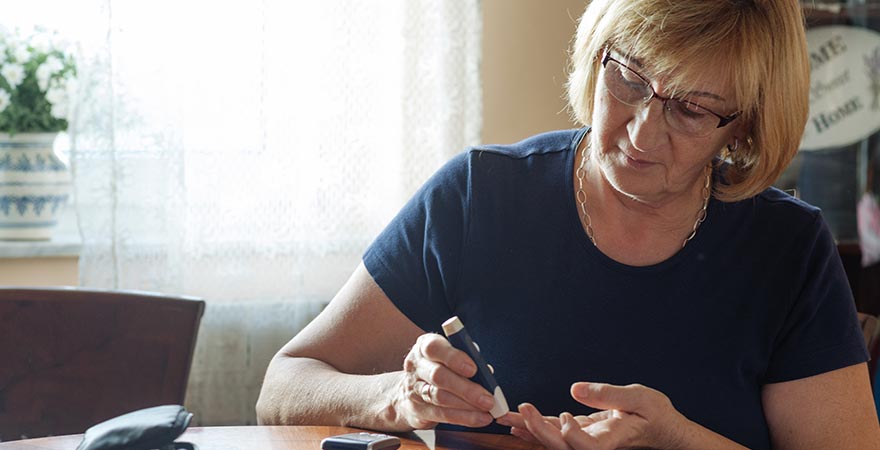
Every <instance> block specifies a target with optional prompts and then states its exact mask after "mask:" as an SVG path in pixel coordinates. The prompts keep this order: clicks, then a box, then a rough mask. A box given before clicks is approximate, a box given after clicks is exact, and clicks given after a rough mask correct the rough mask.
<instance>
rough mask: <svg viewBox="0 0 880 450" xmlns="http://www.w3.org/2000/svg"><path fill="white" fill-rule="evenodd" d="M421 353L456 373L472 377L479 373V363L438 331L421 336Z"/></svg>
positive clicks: (419, 344)
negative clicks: (437, 332)
mask: <svg viewBox="0 0 880 450" xmlns="http://www.w3.org/2000/svg"><path fill="white" fill-rule="evenodd" d="M416 347H417V348H418V350H419V354H420V355H422V356H424V357H425V358H426V359H428V360H431V361H434V362H438V363H441V364H443V365H444V366H446V367H449V368H450V369H451V370H453V371H454V372H455V373H457V374H459V375H461V376H463V377H465V378H470V377H472V376H474V375H476V373H477V365H476V364H475V363H474V361H473V360H472V359H471V357H470V356H468V354H467V353H465V352H463V351H461V350H459V349H457V348H455V347H453V346H452V344H450V343H449V341H448V340H446V338H444V337H443V336H440V335H439V334H436V333H428V334H423V335H421V336H419V338H418V340H417V341H416Z"/></svg>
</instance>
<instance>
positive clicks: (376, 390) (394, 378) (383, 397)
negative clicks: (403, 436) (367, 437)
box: [344, 372, 414, 431]
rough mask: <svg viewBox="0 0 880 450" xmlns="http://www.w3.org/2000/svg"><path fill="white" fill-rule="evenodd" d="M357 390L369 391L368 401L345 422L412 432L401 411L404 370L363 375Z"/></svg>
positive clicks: (372, 428)
mask: <svg viewBox="0 0 880 450" xmlns="http://www.w3.org/2000/svg"><path fill="white" fill-rule="evenodd" d="M361 381H362V383H358V384H360V385H361V386H359V388H358V390H359V391H360V392H362V393H367V396H366V398H367V399H368V403H367V404H366V405H364V407H363V408H359V409H358V410H357V411H353V412H352V414H350V415H349V416H348V417H349V418H348V420H347V421H346V422H347V423H346V424H344V425H347V426H352V427H358V428H367V429H371V430H381V431H412V430H413V429H414V428H413V427H412V425H410V424H409V423H407V421H406V420H405V415H404V414H401V409H400V405H401V403H402V401H401V400H402V399H401V398H400V392H402V386H401V384H402V383H403V372H391V373H384V374H380V375H370V376H362V380H361Z"/></svg>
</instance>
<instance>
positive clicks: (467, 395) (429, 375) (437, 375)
mask: <svg viewBox="0 0 880 450" xmlns="http://www.w3.org/2000/svg"><path fill="white" fill-rule="evenodd" d="M415 371H416V375H417V376H418V377H419V378H420V379H422V380H424V381H426V382H428V383H429V384H431V385H433V386H435V387H436V388H437V389H436V390H433V391H432V397H431V398H432V399H431V400H430V401H428V402H429V403H435V404H437V405H441V406H449V407H454V408H471V409H479V410H482V411H489V410H491V409H492V407H493V406H495V398H494V397H492V396H491V395H490V394H489V392H488V391H487V390H486V389H484V388H483V387H482V386H480V385H479V384H477V383H474V382H473V381H471V380H468V379H467V378H464V377H462V376H461V375H459V374H457V373H455V372H453V371H452V370H450V369H449V368H448V367H446V366H444V365H443V364H441V363H438V362H434V361H430V360H422V361H421V362H420V363H418V364H417V365H416V368H415Z"/></svg>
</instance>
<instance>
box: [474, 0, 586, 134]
mask: <svg viewBox="0 0 880 450" xmlns="http://www.w3.org/2000/svg"><path fill="white" fill-rule="evenodd" d="M585 7H586V3H585V2H584V0H553V1H541V2H539V1H534V0H483V62H482V67H481V70H482V77H483V136H482V137H483V143H493V144H504V143H512V142H516V141H518V140H520V139H523V138H526V137H528V136H531V135H533V134H536V133H539V132H542V131H548V130H555V129H564V128H571V127H574V126H575V125H574V123H573V122H572V121H571V120H570V117H569V113H568V110H567V109H566V105H567V102H566V100H565V81H566V68H567V67H568V59H567V58H568V51H569V46H570V43H571V41H572V40H573V38H574V33H575V29H576V27H577V20H578V18H579V17H580V15H581V14H582V13H583V10H584V8H585Z"/></svg>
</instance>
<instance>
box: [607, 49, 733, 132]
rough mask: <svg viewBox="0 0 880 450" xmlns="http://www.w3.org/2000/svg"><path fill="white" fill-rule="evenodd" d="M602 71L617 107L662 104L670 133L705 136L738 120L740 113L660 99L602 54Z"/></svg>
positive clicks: (640, 78)
mask: <svg viewBox="0 0 880 450" xmlns="http://www.w3.org/2000/svg"><path fill="white" fill-rule="evenodd" d="M602 67H604V68H605V70H604V71H603V72H604V81H605V87H606V88H607V89H608V92H610V93H611V95H613V96H614V98H616V99H617V100H619V101H620V102H621V103H624V104H627V105H630V106H641V105H647V104H648V103H649V102H650V101H651V100H653V99H654V98H656V99H657V100H660V102H661V103H663V115H664V117H666V123H668V124H669V126H670V127H672V128H673V129H675V130H677V131H680V132H682V133H685V134H689V135H691V136H706V135H708V134H709V133H711V132H712V130H714V129H716V128H721V127H723V126H725V125H727V124H729V123H730V122H732V121H733V120H734V119H736V118H737V117H739V115H740V112H735V113H733V114H731V115H729V116H722V115H721V114H718V113H716V112H713V111H710V110H708V109H706V108H705V107H703V106H700V105H699V104H697V103H694V102H692V101H689V100H685V99H677V98H672V97H661V96H660V95H658V94H657V91H655V90H654V87H653V86H651V82H650V81H648V80H647V79H646V78H645V77H643V76H641V75H640V74H639V73H638V72H636V71H635V70H632V69H630V68H629V67H627V66H626V64H623V63H622V62H620V61H618V60H616V59H614V58H612V57H611V52H610V51H608V50H605V53H604V55H603V56H602Z"/></svg>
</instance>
